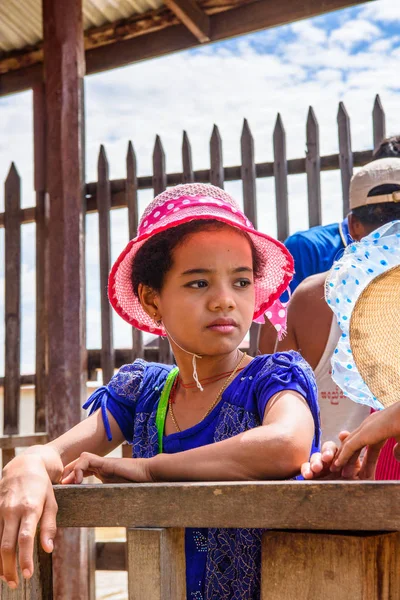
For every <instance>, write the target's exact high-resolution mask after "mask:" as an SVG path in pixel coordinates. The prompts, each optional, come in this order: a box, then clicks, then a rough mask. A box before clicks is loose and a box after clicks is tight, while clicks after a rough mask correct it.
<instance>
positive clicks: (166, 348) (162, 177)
mask: <svg viewBox="0 0 400 600" xmlns="http://www.w3.org/2000/svg"><path fill="white" fill-rule="evenodd" d="M166 187H167V174H166V170H165V152H164V148H163V145H162V142H161V138H160V136H159V135H157V137H156V142H155V144H154V152H153V188H154V195H155V196H157V195H158V194H161V192H163V191H164V190H165V188H166ZM158 357H159V361H160V362H162V363H167V364H170V363H172V352H171V347H170V345H169V342H168V340H167V339H166V338H165V337H160V338H159V355H158Z"/></svg>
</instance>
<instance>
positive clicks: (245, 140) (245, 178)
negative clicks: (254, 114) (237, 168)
mask: <svg viewBox="0 0 400 600" xmlns="http://www.w3.org/2000/svg"><path fill="white" fill-rule="evenodd" d="M240 149H241V155H242V166H241V174H242V184H243V207H244V212H245V214H246V217H247V218H248V219H250V221H251V222H252V223H253V225H254V227H256V228H257V193H256V164H255V161H254V139H253V136H252V133H251V131H250V127H249V123H248V121H247V119H244V122H243V129H242V136H241V138H240Z"/></svg>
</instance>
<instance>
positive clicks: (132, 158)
mask: <svg viewBox="0 0 400 600" xmlns="http://www.w3.org/2000/svg"><path fill="white" fill-rule="evenodd" d="M125 197H126V205H127V207H128V223H129V239H130V240H132V239H133V238H135V237H136V235H137V228H138V223H139V206H138V182H137V167H136V154H135V150H134V149H133V145H132V142H129V144H128V152H127V155H126V183H125ZM143 353H144V349H143V334H142V332H141V331H140V330H139V329H136V328H135V327H132V361H134V360H136V358H143V355H144V354H143Z"/></svg>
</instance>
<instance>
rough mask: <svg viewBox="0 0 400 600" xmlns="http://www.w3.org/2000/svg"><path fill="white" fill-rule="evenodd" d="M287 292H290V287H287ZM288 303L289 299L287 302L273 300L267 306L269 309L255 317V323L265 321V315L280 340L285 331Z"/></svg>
mask: <svg viewBox="0 0 400 600" xmlns="http://www.w3.org/2000/svg"><path fill="white" fill-rule="evenodd" d="M287 292H288V293H289V294H290V288H288V289H287ZM289 299H290V298H289ZM288 304H289V300H288V301H287V302H281V301H280V300H279V298H278V300H275V302H274V303H273V304H272V305H271V306H270V307H269V309H268V310H267V311H266V312H265V313H264V314H263V315H260V316H259V317H258V318H257V319H255V322H256V323H261V324H264V323H265V317H267V319H268V320H269V321H270V322H271V323H272V325H273V326H274V327H275V329H276V331H277V333H278V340H279V341H280V340H281V339H282V338H283V337H284V336H285V335H286V331H287V308H286V307H287V305H288Z"/></svg>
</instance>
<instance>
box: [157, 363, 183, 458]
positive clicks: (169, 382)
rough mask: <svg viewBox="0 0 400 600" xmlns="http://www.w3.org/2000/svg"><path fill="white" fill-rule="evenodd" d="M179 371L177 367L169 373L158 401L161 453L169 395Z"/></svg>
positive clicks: (159, 446)
mask: <svg viewBox="0 0 400 600" xmlns="http://www.w3.org/2000/svg"><path fill="white" fill-rule="evenodd" d="M178 373H179V369H178V367H175V368H174V369H172V371H170V372H169V373H168V377H167V379H166V380H165V384H164V387H163V390H162V392H161V396H160V400H159V402H158V407H157V414H156V426H157V434H158V452H159V454H161V452H162V451H163V436H164V428H165V419H166V417H167V410H168V400H169V395H170V392H171V389H172V386H173V385H174V381H175V378H176V377H177V375H178Z"/></svg>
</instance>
